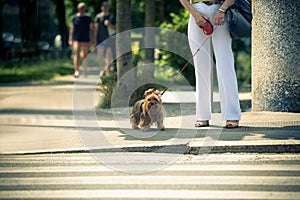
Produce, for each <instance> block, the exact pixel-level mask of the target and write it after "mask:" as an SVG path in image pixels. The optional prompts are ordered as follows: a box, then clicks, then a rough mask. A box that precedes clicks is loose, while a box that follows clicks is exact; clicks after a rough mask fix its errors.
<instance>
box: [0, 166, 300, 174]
mask: <svg viewBox="0 0 300 200" xmlns="http://www.w3.org/2000/svg"><path fill="white" fill-rule="evenodd" d="M128 166H129V165H128ZM132 166H134V165H132ZM110 167H112V168H110ZM118 167H120V168H121V167H123V166H122V165H108V166H107V167H106V166H103V165H91V166H85V165H83V166H77V165H76V166H55V167H52V166H50V167H48V166H46V167H1V168H0V172H5V173H10V172H24V173H30V172H79V171H80V172H103V171H114V169H118ZM129 167H130V166H129ZM299 167H300V166H299V165H276V166H274V165H269V166H268V167H266V166H264V165H171V166H168V167H167V168H164V169H162V171H164V170H167V171H212V172H213V171H228V170H229V171H289V172H293V171H294V172H298V171H299V169H300V168H299Z"/></svg>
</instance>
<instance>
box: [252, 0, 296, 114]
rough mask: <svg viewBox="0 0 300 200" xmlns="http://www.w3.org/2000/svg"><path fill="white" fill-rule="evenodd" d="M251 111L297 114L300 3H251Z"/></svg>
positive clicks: (257, 0)
mask: <svg viewBox="0 0 300 200" xmlns="http://www.w3.org/2000/svg"><path fill="white" fill-rule="evenodd" d="M252 11H253V21H252V110H253V111H274V112H300V26H299V24H300V1H299V0H284V1H283V0H252Z"/></svg>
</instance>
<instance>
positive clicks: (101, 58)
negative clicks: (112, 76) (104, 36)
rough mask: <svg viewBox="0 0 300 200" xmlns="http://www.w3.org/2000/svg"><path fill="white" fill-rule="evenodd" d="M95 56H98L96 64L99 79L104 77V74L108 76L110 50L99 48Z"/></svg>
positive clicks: (108, 48)
mask: <svg viewBox="0 0 300 200" xmlns="http://www.w3.org/2000/svg"><path fill="white" fill-rule="evenodd" d="M97 55H98V62H99V66H100V73H99V77H100V78H101V77H102V76H104V74H105V75H106V76H108V75H109V73H110V69H109V65H110V64H111V60H112V52H111V48H110V47H107V48H106V49H105V48H102V47H100V48H98V51H97Z"/></svg>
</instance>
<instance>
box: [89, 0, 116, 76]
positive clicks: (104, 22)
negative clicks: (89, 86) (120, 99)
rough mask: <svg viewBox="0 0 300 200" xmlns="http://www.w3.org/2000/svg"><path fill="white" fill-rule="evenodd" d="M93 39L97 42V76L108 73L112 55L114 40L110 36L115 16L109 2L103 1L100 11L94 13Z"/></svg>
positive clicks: (114, 27) (114, 24)
mask: <svg viewBox="0 0 300 200" xmlns="http://www.w3.org/2000/svg"><path fill="white" fill-rule="evenodd" d="M94 23H95V33H94V37H95V38H94V41H95V43H96V44H97V57H98V62H99V66H100V73H99V77H100V78H101V77H102V76H103V75H107V76H108V75H109V74H110V68H109V66H110V64H111V61H112V56H113V55H114V54H113V53H114V50H115V48H114V45H115V44H114V40H113V38H110V37H111V36H112V35H114V34H115V29H116V18H115V15H114V14H112V13H110V8H109V4H108V3H107V2H103V3H102V5H101V12H100V13H99V14H97V15H96V17H95V20H94Z"/></svg>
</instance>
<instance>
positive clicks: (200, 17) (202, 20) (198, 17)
mask: <svg viewBox="0 0 300 200" xmlns="http://www.w3.org/2000/svg"><path fill="white" fill-rule="evenodd" d="M193 17H194V18H195V22H196V24H197V25H198V26H204V25H205V24H206V20H208V17H206V16H204V15H202V14H201V13H199V12H196V13H195V14H194V16H193Z"/></svg>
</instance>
